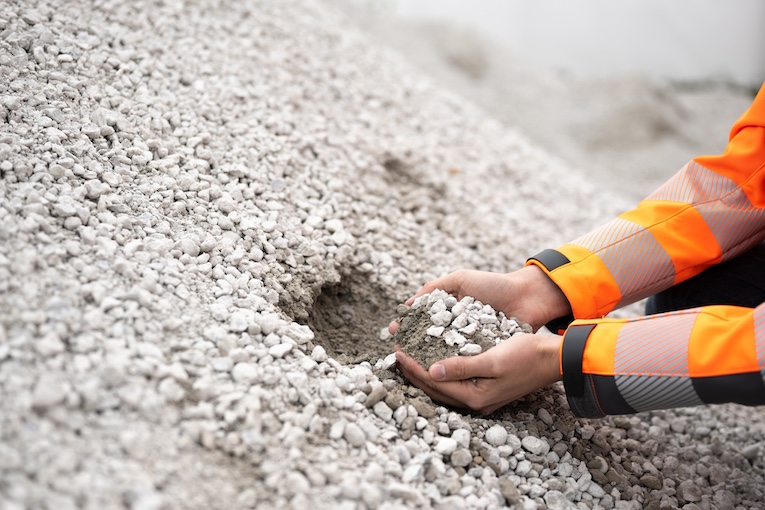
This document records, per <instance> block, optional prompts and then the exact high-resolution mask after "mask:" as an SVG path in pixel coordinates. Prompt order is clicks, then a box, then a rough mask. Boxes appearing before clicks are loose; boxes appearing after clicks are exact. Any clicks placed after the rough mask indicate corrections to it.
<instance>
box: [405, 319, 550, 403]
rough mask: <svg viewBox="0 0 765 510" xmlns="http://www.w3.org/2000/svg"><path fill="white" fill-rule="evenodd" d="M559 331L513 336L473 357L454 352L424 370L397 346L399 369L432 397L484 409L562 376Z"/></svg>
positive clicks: (443, 401) (441, 400) (518, 396)
mask: <svg viewBox="0 0 765 510" xmlns="http://www.w3.org/2000/svg"><path fill="white" fill-rule="evenodd" d="M561 341H562V338H561V337H560V336H558V335H540V334H536V335H516V336H514V337H513V338H510V339H508V340H505V341H504V342H502V343H501V344H499V345H497V346H496V347H493V348H492V349H489V350H488V351H486V352H483V353H481V354H479V355H477V356H455V357H452V358H447V359H444V360H441V361H437V362H435V363H433V365H431V366H430V369H429V370H425V369H424V368H423V367H421V366H420V365H419V364H418V363H417V362H416V361H415V360H414V359H412V358H411V357H409V356H407V355H406V354H404V353H403V352H402V351H400V350H398V346H396V361H397V366H398V369H399V370H400V371H401V373H402V374H403V375H404V377H406V378H407V379H408V380H409V381H410V382H411V383H412V384H414V385H415V386H417V387H418V388H420V389H421V390H423V391H424V392H425V393H427V394H428V396H429V397H430V398H432V399H433V400H434V401H436V402H441V403H444V404H447V405H450V406H453V407H459V408H463V409H465V408H467V409H472V410H474V411H478V412H479V413H481V414H489V413H492V412H494V411H496V410H497V409H499V408H500V407H502V406H504V405H506V404H509V403H510V402H512V401H513V400H517V399H519V398H521V397H523V396H525V395H528V394H529V393H531V392H532V391H535V390H538V389H539V388H542V387H544V386H547V385H549V384H552V383H554V382H556V381H559V380H560V379H561V374H560V362H559V351H560V345H561Z"/></svg>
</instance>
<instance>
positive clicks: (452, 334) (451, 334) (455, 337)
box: [443, 329, 467, 347]
mask: <svg viewBox="0 0 765 510" xmlns="http://www.w3.org/2000/svg"><path fill="white" fill-rule="evenodd" d="M443 338H444V341H445V342H446V345H449V346H451V347H454V346H455V345H456V346H458V347H462V346H463V345H465V344H466V343H467V338H465V337H464V336H462V335H460V334H459V333H457V332H456V331H454V330H453V329H447V330H446V331H444V334H443Z"/></svg>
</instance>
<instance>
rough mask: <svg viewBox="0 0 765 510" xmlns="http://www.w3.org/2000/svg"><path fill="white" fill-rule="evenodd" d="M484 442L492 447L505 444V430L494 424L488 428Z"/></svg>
mask: <svg viewBox="0 0 765 510" xmlns="http://www.w3.org/2000/svg"><path fill="white" fill-rule="evenodd" d="M485 438H486V442H487V443H489V444H490V445H492V446H500V445H503V444H505V443H506V442H507V429H506V428H505V427H503V426H502V425H499V424H496V425H492V426H491V427H489V429H488V430H487V431H486V435H485Z"/></svg>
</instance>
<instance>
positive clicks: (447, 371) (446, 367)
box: [428, 354, 492, 382]
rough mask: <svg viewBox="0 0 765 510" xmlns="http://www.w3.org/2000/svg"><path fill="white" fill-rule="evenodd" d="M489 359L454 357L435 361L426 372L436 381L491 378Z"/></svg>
mask: <svg viewBox="0 0 765 510" xmlns="http://www.w3.org/2000/svg"><path fill="white" fill-rule="evenodd" d="M491 365H492V364H491V359H490V358H489V357H487V356H483V355H480V354H479V355H478V356H455V357H453V358H446V359H443V360H441V361H437V362H436V363H433V364H432V365H431V366H430V369H429V370H428V372H429V373H430V375H431V377H433V379H434V380H436V381H443V382H446V381H462V380H465V379H470V378H473V377H482V378H485V377H491V376H492V373H491Z"/></svg>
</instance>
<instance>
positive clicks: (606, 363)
mask: <svg viewBox="0 0 765 510" xmlns="http://www.w3.org/2000/svg"><path fill="white" fill-rule="evenodd" d="M593 322H596V323H597V324H598V327H596V328H595V329H593V330H592V332H591V333H590V336H589V337H588V338H587V345H586V346H585V348H584V355H583V357H582V372H583V373H585V374H594V375H614V357H615V353H616V338H617V337H618V336H619V330H620V329H622V326H624V322H625V321H624V320H616V319H603V320H600V321H574V324H592V323H593Z"/></svg>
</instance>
